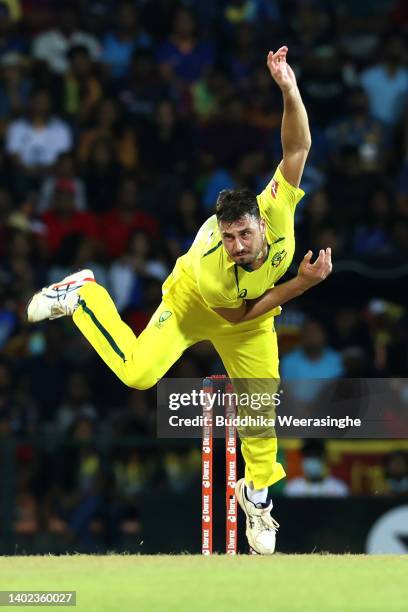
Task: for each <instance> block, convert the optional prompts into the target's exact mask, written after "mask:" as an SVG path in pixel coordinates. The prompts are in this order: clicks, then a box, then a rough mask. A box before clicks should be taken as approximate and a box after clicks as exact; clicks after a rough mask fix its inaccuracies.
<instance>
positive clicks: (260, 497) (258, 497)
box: [245, 484, 268, 505]
mask: <svg viewBox="0 0 408 612" xmlns="http://www.w3.org/2000/svg"><path fill="white" fill-rule="evenodd" d="M245 487H246V494H247V498H248V499H249V501H251V502H252V503H253V504H255V505H256V504H264V503H265V502H266V499H267V497H268V489H267V487H265V488H264V489H252V488H251V487H249V486H248V485H247V484H246V485H245Z"/></svg>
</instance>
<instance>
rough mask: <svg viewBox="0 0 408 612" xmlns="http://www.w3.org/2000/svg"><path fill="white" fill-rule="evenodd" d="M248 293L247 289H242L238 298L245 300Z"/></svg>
mask: <svg viewBox="0 0 408 612" xmlns="http://www.w3.org/2000/svg"><path fill="white" fill-rule="evenodd" d="M247 293H248V291H247V290H246V289H242V291H240V292H239V294H238V297H240V298H244V297H246V296H247Z"/></svg>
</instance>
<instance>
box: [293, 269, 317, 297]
mask: <svg viewBox="0 0 408 612" xmlns="http://www.w3.org/2000/svg"><path fill="white" fill-rule="evenodd" d="M292 280H293V285H294V287H295V290H296V292H297V295H302V293H304V292H305V291H307V290H308V289H310V288H311V287H312V286H313V285H311V284H310V282H309V281H308V280H307V279H306V278H305V277H304V276H301V275H300V274H298V275H297V276H295V278H293V279H292Z"/></svg>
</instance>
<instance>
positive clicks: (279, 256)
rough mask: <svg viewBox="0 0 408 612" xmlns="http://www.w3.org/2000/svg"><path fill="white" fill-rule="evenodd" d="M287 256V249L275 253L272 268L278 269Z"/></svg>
mask: <svg viewBox="0 0 408 612" xmlns="http://www.w3.org/2000/svg"><path fill="white" fill-rule="evenodd" d="M286 255H287V252H286V250H285V249H282V251H278V252H277V253H275V255H274V256H273V257H272V261H271V264H272V266H273V267H274V268H277V267H278V266H280V264H281V263H282V261H283V260H284V259H285V257H286Z"/></svg>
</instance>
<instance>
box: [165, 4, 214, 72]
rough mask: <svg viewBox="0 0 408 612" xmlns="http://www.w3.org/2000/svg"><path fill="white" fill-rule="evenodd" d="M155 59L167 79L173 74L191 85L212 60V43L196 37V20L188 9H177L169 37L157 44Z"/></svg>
mask: <svg viewBox="0 0 408 612" xmlns="http://www.w3.org/2000/svg"><path fill="white" fill-rule="evenodd" d="M157 59H158V61H159V63H160V64H161V69H162V74H163V76H164V77H165V78H166V79H167V80H169V81H170V80H172V79H173V78H174V76H177V77H179V78H180V79H181V80H182V82H184V83H186V84H191V83H194V82H195V81H197V80H198V79H199V78H200V77H201V76H202V75H203V73H204V71H205V69H206V68H208V67H209V66H211V65H212V64H213V62H214V46H213V44H212V43H211V42H207V41H200V40H199V39H198V37H197V27H196V22H195V19H194V17H193V14H192V13H191V11H189V10H188V9H186V8H180V9H179V10H178V11H177V13H176V16H175V18H174V22H173V29H172V33H171V35H170V37H169V38H168V39H167V40H166V41H165V42H164V43H163V44H162V45H161V46H160V47H159V50H158V52H157Z"/></svg>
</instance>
